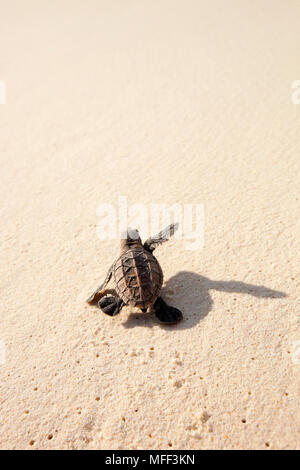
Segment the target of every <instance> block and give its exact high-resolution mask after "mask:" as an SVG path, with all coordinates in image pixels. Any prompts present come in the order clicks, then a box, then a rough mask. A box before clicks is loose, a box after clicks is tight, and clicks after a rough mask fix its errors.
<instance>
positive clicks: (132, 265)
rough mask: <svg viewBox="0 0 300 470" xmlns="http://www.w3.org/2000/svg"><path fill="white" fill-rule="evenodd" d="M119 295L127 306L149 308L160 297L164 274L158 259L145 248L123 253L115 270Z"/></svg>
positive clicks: (116, 263) (114, 275)
mask: <svg viewBox="0 0 300 470" xmlns="http://www.w3.org/2000/svg"><path fill="white" fill-rule="evenodd" d="M113 277H114V281H115V288H116V291H117V294H118V295H119V296H120V297H121V299H122V300H123V302H124V303H125V304H127V305H132V306H134V307H139V308H147V307H148V306H149V305H152V304H153V303H154V302H155V300H156V299H157V297H158V296H159V293H160V290H161V286H162V284H163V273H162V269H161V267H160V265H159V263H158V261H157V259H156V258H155V257H154V256H153V255H152V254H151V253H149V252H148V251H146V250H144V249H143V248H141V249H138V248H134V249H131V250H128V251H126V252H125V253H122V255H121V256H120V258H118V259H117V261H116V262H115V265H114V269H113Z"/></svg>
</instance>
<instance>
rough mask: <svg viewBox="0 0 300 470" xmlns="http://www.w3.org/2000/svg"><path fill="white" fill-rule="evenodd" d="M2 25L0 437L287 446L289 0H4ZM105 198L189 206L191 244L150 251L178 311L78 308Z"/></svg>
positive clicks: (293, 38) (293, 409)
mask: <svg viewBox="0 0 300 470" xmlns="http://www.w3.org/2000/svg"><path fill="white" fill-rule="evenodd" d="M0 31H1V32H0V80H5V83H6V90H7V98H6V99H7V104H6V105H1V106H0V147H1V153H0V155H1V187H0V196H1V203H2V204H1V248H2V261H1V265H0V277H1V323H0V340H1V341H3V342H4V343H5V345H6V363H5V364H3V365H0V374H1V382H0V446H1V448H22V449H23V448H24V449H54V448H56V449H57V448H70V449H72V448H75V449H79V448H90V449H96V448H100V449H101V448H102V449H109V448H126V449H136V448H138V449H141V448H143V449H148V448H154V449H164V448H167V449H169V448H170V447H171V446H172V448H173V449H177V448H182V449H207V448H215V449H232V448H233V449H240V448H244V449H245V448H250V449H253V448H261V449H267V448H269V449H272V448H273V449H285V448H290V449H295V448H297V447H298V448H299V443H300V439H299V431H300V420H299V418H300V414H299V413H300V412H299V409H300V408H299V371H300V364H299V363H300V353H299V355H298V356H297V350H296V351H295V348H296V347H297V344H299V343H295V341H298V342H299V341H300V331H299V298H298V302H297V294H299V276H300V271H299V251H300V250H299V249H300V242H299V238H300V237H299V235H300V213H299V170H300V168H299V167H300V165H299V159H300V157H299V152H300V142H299V137H300V136H299V128H300V105H298V106H297V105H294V104H292V101H291V94H292V89H291V84H292V82H293V81H294V80H297V79H300V62H299V59H300V57H299V43H300V4H299V2H297V1H284V0H281V1H279V0H264V1H261V0H260V1H252V0H244V1H238V0H227V1H225V0H223V1H222V0H214V1H210V2H205V1H199V0H184V1H183V0H177V1H176V0H175V1H174V0H160V1H157V2H153V1H152V2H151V1H146V0H143V1H141V0H131V1H124V0H113V1H112V0H106V1H99V0H97V1H96V0H95V1H85V2H82V1H77V2H74V0H72V1H71V0H70V1H66V0H65V1H63V2H62V1H54V2H39V1H34V0H30V1H27V2H22V1H18V2H17V1H9V2H5V5H2V6H1V15H0ZM119 195H125V196H128V201H129V203H130V204H131V203H135V202H142V203H145V204H150V203H152V202H160V203H162V202H165V203H167V204H172V203H174V202H179V203H203V204H204V206H205V214H206V219H205V246H204V248H203V249H202V250H198V251H195V252H189V251H186V250H185V248H184V242H181V241H176V240H173V241H172V242H170V243H168V244H167V245H165V246H163V247H160V248H159V249H158V250H157V252H156V254H157V256H158V258H159V261H160V262H161V265H162V267H163V269H164V272H165V279H166V281H167V284H168V290H167V291H166V290H165V291H164V292H165V294H164V295H165V296H166V298H168V299H169V302H170V303H171V304H172V305H175V306H177V307H179V308H181V309H182V311H183V313H184V321H183V322H182V323H181V324H179V325H177V326H173V327H161V326H160V325H159V324H158V322H157V321H156V320H155V318H154V317H153V315H149V316H142V315H140V314H138V315H135V314H133V313H132V312H131V314H130V310H129V309H128V308H127V309H124V310H123V311H122V313H121V314H120V315H119V316H118V317H115V318H113V319H112V318H109V317H106V316H105V315H104V314H102V313H101V311H99V310H98V309H97V308H95V307H91V306H89V305H87V304H85V303H84V299H85V298H86V297H87V296H88V295H89V294H90V293H91V291H92V290H93V289H94V288H95V287H96V286H97V285H98V284H99V283H100V282H101V281H102V279H103V277H104V276H105V274H106V271H107V269H108V267H109V266H110V264H111V262H112V261H113V258H114V256H115V254H116V253H117V251H118V242H117V241H104V242H101V241H100V240H99V239H98V238H97V235H96V226H97V224H98V222H99V218H98V217H97V216H96V208H97V207H98V205H99V203H101V202H110V201H112V202H113V203H114V204H116V203H117V199H118V196H119ZM183 271H184V272H185V273H182V272H183ZM230 281H232V282H231V283H229V284H228V282H230ZM249 284H250V285H252V287H251V286H249ZM259 286H265V287H267V288H269V289H272V290H274V291H276V292H275V293H272V292H270V291H268V290H264V289H263V288H261V287H259ZM172 291H173V294H172ZM278 292H283V293H285V294H286V296H285V297H284V296H280V294H278ZM295 345H296V346H295ZM299 347H300V346H299ZM293 348H294V349H293ZM296 349H297V348H296ZM298 352H299V351H298ZM297 357H298V359H299V360H297ZM297 362H298V364H297ZM243 421H245V422H243Z"/></svg>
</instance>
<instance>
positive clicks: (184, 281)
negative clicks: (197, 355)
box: [122, 271, 287, 330]
mask: <svg viewBox="0 0 300 470" xmlns="http://www.w3.org/2000/svg"><path fill="white" fill-rule="evenodd" d="M210 290H218V291H221V292H229V293H236V294H248V295H252V296H254V297H258V298H272V299H280V298H283V297H287V294H285V293H284V292H280V291H277V290H273V289H269V288H267V287H265V286H256V285H254V284H246V283H244V282H241V281H213V280H211V279H209V278H208V277H204V276H201V275H200V274H196V273H193V272H189V271H180V272H179V273H177V274H176V275H175V276H173V277H171V278H170V279H169V280H168V281H167V282H166V284H165V286H164V287H163V288H162V292H161V296H162V297H163V298H164V299H165V300H166V301H167V303H168V304H169V305H172V306H174V307H177V308H179V309H180V310H181V311H182V313H183V320H182V321H181V322H180V323H178V324H176V325H172V326H171V325H169V326H168V325H163V324H161V323H159V322H158V320H157V319H156V318H155V316H154V315H153V314H150V315H149V314H140V313H132V314H131V315H130V316H129V317H128V318H127V320H126V321H125V322H124V323H122V325H123V326H124V327H125V328H134V327H136V326H143V327H145V326H146V327H153V326H154V325H157V324H159V325H160V326H161V327H162V328H165V329H168V330H175V329H176V330H184V329H187V328H192V327H193V326H194V325H196V324H197V323H199V322H200V321H201V320H202V319H203V318H204V317H205V316H206V315H207V314H208V313H209V312H210V311H211V309H212V307H213V299H212V297H211V295H210ZM169 293H171V294H172V297H169V295H168V294H169ZM187 305H188V307H187Z"/></svg>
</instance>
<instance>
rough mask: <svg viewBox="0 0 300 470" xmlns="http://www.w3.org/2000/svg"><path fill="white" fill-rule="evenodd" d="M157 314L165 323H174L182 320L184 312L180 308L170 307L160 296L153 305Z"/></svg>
mask: <svg viewBox="0 0 300 470" xmlns="http://www.w3.org/2000/svg"><path fill="white" fill-rule="evenodd" d="M153 307H154V311H155V316H156V317H157V318H158V319H159V321H160V322H161V323H164V324H165V325H173V324H174V323H178V322H179V321H180V320H182V313H181V311H180V310H178V308H175V307H170V306H169V305H167V304H166V302H165V301H164V300H163V299H162V298H161V297H158V298H157V299H156V301H155V303H154V305H153Z"/></svg>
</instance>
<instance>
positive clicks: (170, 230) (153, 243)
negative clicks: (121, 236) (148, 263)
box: [144, 223, 179, 253]
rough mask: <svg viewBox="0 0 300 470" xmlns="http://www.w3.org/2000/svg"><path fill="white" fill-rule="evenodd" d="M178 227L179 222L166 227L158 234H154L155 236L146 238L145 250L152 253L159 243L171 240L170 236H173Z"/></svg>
mask: <svg viewBox="0 0 300 470" xmlns="http://www.w3.org/2000/svg"><path fill="white" fill-rule="evenodd" d="M178 227H179V224H178V223H176V224H171V225H169V226H168V227H166V228H165V229H164V230H162V231H161V232H159V233H158V234H157V235H154V236H153V237H150V238H148V240H146V241H145V243H144V248H145V250H147V251H149V252H150V253H152V251H154V250H155V248H156V247H158V245H161V244H162V243H164V242H166V241H167V240H169V238H171V237H172V236H173V235H174V233H175V232H176V230H177V229H178Z"/></svg>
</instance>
